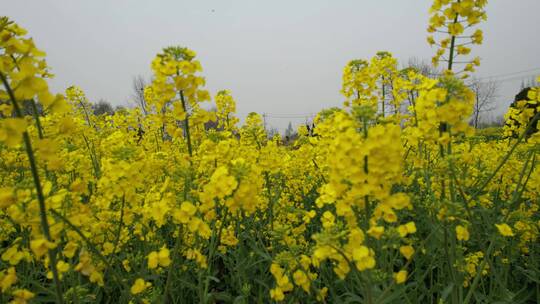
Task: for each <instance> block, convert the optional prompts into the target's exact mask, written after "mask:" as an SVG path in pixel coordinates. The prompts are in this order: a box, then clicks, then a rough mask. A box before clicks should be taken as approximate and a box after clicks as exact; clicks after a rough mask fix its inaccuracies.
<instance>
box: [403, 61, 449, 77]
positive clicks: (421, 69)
mask: <svg viewBox="0 0 540 304" xmlns="http://www.w3.org/2000/svg"><path fill="white" fill-rule="evenodd" d="M405 67H406V68H413V69H414V70H415V71H416V72H417V73H420V74H422V75H424V76H426V77H431V78H436V77H438V76H440V75H441V74H442V73H441V71H440V70H439V69H437V68H436V67H434V66H433V65H432V64H431V63H430V62H428V61H425V60H423V59H419V58H418V57H411V58H409V61H408V62H407V65H406V66H405Z"/></svg>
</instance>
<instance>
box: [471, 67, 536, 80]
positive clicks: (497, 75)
mask: <svg viewBox="0 0 540 304" xmlns="http://www.w3.org/2000/svg"><path fill="white" fill-rule="evenodd" d="M537 70H538V71H540V67H537V68H532V69H528V70H522V71H516V72H510V73H504V74H496V75H491V76H484V77H477V78H476V79H478V80H482V79H490V78H500V77H502V78H504V77H506V76H512V75H518V74H522V73H527V72H532V71H537ZM533 76H535V75H533ZM520 77H521V76H520ZM523 77H526V76H523ZM527 77H528V76H527Z"/></svg>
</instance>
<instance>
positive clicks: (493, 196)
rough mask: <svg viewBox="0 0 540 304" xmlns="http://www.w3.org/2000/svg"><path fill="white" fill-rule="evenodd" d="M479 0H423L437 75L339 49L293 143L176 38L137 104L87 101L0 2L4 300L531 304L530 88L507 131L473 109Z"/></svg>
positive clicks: (534, 244)
mask: <svg viewBox="0 0 540 304" xmlns="http://www.w3.org/2000/svg"><path fill="white" fill-rule="evenodd" d="M485 5H486V0H483V1H482V0H461V1H460V0H457V1H455V0H452V1H450V0H446V1H442V0H435V1H434V3H433V7H432V8H431V13H430V14H431V16H430V19H429V20H430V22H429V28H428V32H429V33H430V34H429V36H428V39H427V40H428V42H429V43H430V44H432V45H434V46H435V47H436V48H437V51H436V55H435V57H434V58H433V64H434V65H439V67H442V68H444V69H445V72H444V74H443V75H438V76H436V75H432V76H430V75H423V74H422V73H420V72H419V71H417V70H415V69H413V68H409V69H399V68H398V62H397V60H396V59H395V58H394V57H393V56H392V55H391V54H390V53H388V52H379V53H377V54H374V57H373V58H371V59H370V60H361V59H358V60H352V61H350V62H349V63H348V64H346V66H345V67H344V70H343V86H342V93H343V96H344V99H345V100H346V101H345V103H344V105H343V107H342V108H332V109H328V110H324V111H322V112H320V113H319V114H318V116H317V118H316V119H315V122H314V124H312V125H309V126H302V127H300V129H299V130H298V134H299V136H298V138H297V139H295V140H294V141H287V142H284V141H283V140H282V139H281V138H280V136H279V135H278V136H274V137H272V138H269V137H268V136H267V132H266V131H265V129H264V125H263V121H262V117H261V116H260V115H258V114H256V113H251V114H249V115H248V117H247V118H246V119H245V121H244V122H243V124H240V122H239V121H240V120H239V119H238V118H237V117H236V116H235V111H236V109H235V108H236V105H235V100H234V98H233V96H232V93H231V92H229V91H227V90H223V91H220V92H217V93H216V94H215V95H214V94H211V93H210V92H208V91H207V90H205V89H204V86H205V79H204V77H203V76H202V75H203V70H202V64H201V63H200V62H199V61H198V60H197V59H196V58H197V57H196V54H195V52H194V51H192V50H190V49H188V48H184V47H167V48H164V49H163V51H162V52H161V53H159V54H157V56H156V57H155V58H154V59H153V60H152V63H151V68H152V71H153V80H152V83H151V84H150V85H148V86H147V87H146V88H145V89H144V99H145V101H146V106H145V107H144V108H136V109H126V110H122V111H117V112H116V113H115V114H113V115H94V114H93V111H91V104H90V102H89V101H88V100H87V98H86V97H85V94H84V92H82V90H81V89H79V88H78V87H75V86H73V87H69V88H67V89H66V91H65V93H63V94H53V93H51V92H50V90H49V88H48V82H47V80H48V78H50V77H52V75H50V74H49V72H48V67H47V64H46V62H45V54H44V52H42V51H41V50H40V49H38V48H37V47H36V46H35V45H34V42H33V40H32V39H30V38H29V37H30V36H29V35H28V34H27V33H26V31H25V30H24V29H23V28H22V27H20V26H19V25H17V24H16V23H15V22H14V21H12V20H10V19H8V18H2V19H1V20H0V79H1V85H0V168H1V169H0V181H1V182H0V244H1V245H0V255H1V259H0V302H1V303H8V302H10V303H52V302H56V303H96V302H100V303H156V302H162V303H194V302H198V303H269V302H284V303H313V302H323V303H380V304H382V303H464V304H470V303H540V242H539V229H540V211H539V206H540V169H539V166H538V152H539V151H540V144H539V143H540V133H539V132H535V131H536V130H537V126H536V125H537V124H538V116H539V114H537V113H538V112H539V111H538V109H539V105H540V88H531V89H530V90H529V91H528V93H527V97H526V98H525V100H523V101H520V102H519V103H517V104H516V106H515V107H512V108H510V110H509V111H508V114H507V115H506V118H507V124H506V125H505V126H504V128H503V129H502V130H501V134H499V135H493V136H487V135H486V134H482V133H478V132H476V131H475V129H474V128H472V127H471V126H470V125H469V119H470V116H471V113H472V110H473V104H474V102H475V95H474V93H473V91H471V89H469V87H467V86H466V85H465V84H464V79H465V78H466V77H467V76H468V75H470V73H472V72H473V71H474V70H475V68H476V67H477V66H478V65H479V64H480V62H479V59H478V58H475V57H470V56H471V54H472V53H473V52H474V45H478V44H481V43H482V42H483V41H482V40H483V37H482V31H481V30H480V29H478V27H479V26H480V27H481V25H482V21H483V20H484V19H485V18H486V14H485V10H484V6H485ZM456 58H458V59H456ZM149 61H150V58H149ZM74 81H76V80H74ZM539 81H540V80H539ZM208 103H211V104H213V105H214V106H215V108H216V110H215V111H209V110H205V109H207V108H208V107H207V106H205V104H206V105H207V104H208ZM209 122H213V124H210V123H209ZM209 125H211V127H209Z"/></svg>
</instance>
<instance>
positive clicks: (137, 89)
mask: <svg viewBox="0 0 540 304" xmlns="http://www.w3.org/2000/svg"><path fill="white" fill-rule="evenodd" d="M147 84H148V83H147V81H146V80H145V79H144V77H143V76H141V75H138V76H135V77H133V85H132V88H133V93H132V95H131V97H132V98H133V101H134V102H135V104H136V105H137V107H139V108H140V109H141V111H142V112H143V114H144V115H146V114H148V108H147V104H146V99H144V88H145V87H146V85H147Z"/></svg>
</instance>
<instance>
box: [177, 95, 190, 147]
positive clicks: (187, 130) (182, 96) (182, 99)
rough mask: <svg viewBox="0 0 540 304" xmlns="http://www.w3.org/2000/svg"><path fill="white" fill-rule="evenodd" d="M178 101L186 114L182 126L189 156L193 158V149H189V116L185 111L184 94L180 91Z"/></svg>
mask: <svg viewBox="0 0 540 304" xmlns="http://www.w3.org/2000/svg"><path fill="white" fill-rule="evenodd" d="M180 100H181V101H182V107H183V108H184V112H185V113H186V118H185V119H184V124H185V126H186V140H187V146H188V152H189V156H193V148H192V147H191V135H190V133H189V114H188V111H187V105H186V99H185V98H184V92H183V91H180Z"/></svg>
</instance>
